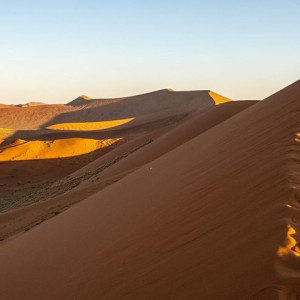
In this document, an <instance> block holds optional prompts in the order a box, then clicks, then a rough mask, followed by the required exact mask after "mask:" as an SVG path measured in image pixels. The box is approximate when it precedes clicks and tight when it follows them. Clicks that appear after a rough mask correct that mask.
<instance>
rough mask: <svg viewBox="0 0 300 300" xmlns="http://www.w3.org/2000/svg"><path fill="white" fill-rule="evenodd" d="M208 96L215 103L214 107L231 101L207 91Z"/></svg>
mask: <svg viewBox="0 0 300 300" xmlns="http://www.w3.org/2000/svg"><path fill="white" fill-rule="evenodd" d="M208 94H209V96H210V97H211V98H212V99H213V100H214V101H215V103H216V105H219V104H222V103H226V102H230V101H232V100H231V99H229V98H226V97H224V96H222V95H219V94H217V93H215V92H213V91H209V92H208Z"/></svg>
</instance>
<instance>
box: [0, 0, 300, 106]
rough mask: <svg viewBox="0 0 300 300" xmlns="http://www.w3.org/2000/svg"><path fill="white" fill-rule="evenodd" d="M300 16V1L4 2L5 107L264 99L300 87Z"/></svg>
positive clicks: (0, 96)
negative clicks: (156, 95) (161, 96)
mask: <svg viewBox="0 0 300 300" xmlns="http://www.w3.org/2000/svg"><path fill="white" fill-rule="evenodd" d="M299 16H300V1H299V0H286V1H283V0H282V1H279V0H264V1H261V0H260V1H258V0H247V1H242V0H226V1H225V0H212V1H207V0H206V1H201V0H198V1H196V0H181V1H177V0H172V1H171V0H160V1H158V0H152V1H143V0H139V1H137V0H135V1H134V0H123V1H121V0H110V1H107V0H106V1H102V0H99V1H93V0H85V1H83V0H59V1H58V0H52V1H39V0H28V1H22V0H10V1H7V0H5V1H3V0H0V38H1V46H0V54H1V55H0V67H1V72H0V103H4V104H12V103H13V104H17V103H25V102H29V101H42V102H47V103H66V102H69V101H71V100H72V99H74V98H76V97H77V96H79V95H81V94H86V95H88V96H90V97H94V98H96V97H98V98H106V97H120V96H129V95H134V94H140V93H144V92H149V91H154V90H159V89H163V88H172V89H174V90H201V89H210V90H214V91H215V92H218V93H221V94H223V95H224V96H227V97H230V98H232V99H263V98H265V97H267V96H268V95H270V94H272V93H274V92H276V91H277V90H279V89H281V88H283V87H285V86H286V85H288V84H290V83H292V82H294V81H296V80H298V79H299V78H300V76H299V75H300V18H299Z"/></svg>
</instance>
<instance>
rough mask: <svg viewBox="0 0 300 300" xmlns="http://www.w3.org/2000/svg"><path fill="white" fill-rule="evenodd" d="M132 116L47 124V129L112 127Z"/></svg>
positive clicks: (129, 119)
mask: <svg viewBox="0 0 300 300" xmlns="http://www.w3.org/2000/svg"><path fill="white" fill-rule="evenodd" d="M133 119H134V118H127V119H120V120H110V121H101V122H84V123H61V124H55V125H51V126H48V127H47V129H51V130H80V131H88V130H103V129H109V128H114V127H117V126H120V125H123V124H126V123H128V122H130V121H132V120H133Z"/></svg>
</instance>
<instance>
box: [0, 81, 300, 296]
mask: <svg viewBox="0 0 300 300" xmlns="http://www.w3.org/2000/svg"><path fill="white" fill-rule="evenodd" d="M299 97H300V81H298V82H296V83H295V84H293V85H292V86H290V87H288V88H286V89H284V90H282V91H280V92H279V93H277V94H274V95H273V96H271V97H270V98H268V99H266V100H264V101H262V102H261V103H258V104H255V105H253V106H251V107H250V108H248V109H246V110H244V111H242V112H241V113H239V114H236V115H235V116H233V117H232V118H230V119H228V120H226V121H224V122H222V123H221V124H219V125H217V126H215V127H213V128H211V129H210V130H207V131H205V132H204V133H203V134H200V135H198V136H196V137H195V138H193V139H192V140H190V141H188V142H186V143H184V144H183V145H181V146H179V147H177V148H176V149H175V150H173V151H169V152H168V153H166V154H165V155H163V156H161V157H159V158H158V159H156V160H154V161H151V162H150V163H149V164H147V165H145V166H144V167H142V168H140V169H139V170H137V171H136V172H133V173H131V174H130V175H128V176H127V177H125V178H124V179H122V180H120V181H118V182H116V183H115V184H113V185H111V186H110V187H108V188H106V189H104V190H102V191H101V192H99V193H96V194H95V195H93V196H91V197H89V198H87V199H86V200H84V201H82V202H81V203H79V204H78V205H76V206H74V207H72V208H70V209H69V210H67V211H66V212H64V213H62V214H60V215H58V216H57V217H55V218H53V219H51V220H49V221H48V222H45V223H43V224H41V225H39V226H38V227H36V228H34V229H33V230H31V231H29V232H27V233H25V234H24V235H22V236H20V237H19V238H17V239H15V240H13V241H11V242H10V243H7V244H6V245H4V246H3V247H1V248H0V263H1V268H0V279H1V286H0V296H1V298H3V299H12V300H13V299H104V300H105V299H207V300H211V299H264V300H266V299H267V300H271V299H278V300H279V299H294V298H295V299H296V298H297V295H299V289H300V273H299V268H300V262H299V257H298V256H297V255H294V254H293V250H292V249H290V251H288V252H287V254H286V255H283V256H280V255H279V254H278V249H280V247H285V246H287V247H290V246H289V245H286V239H287V236H290V235H291V234H292V235H293V238H294V239H295V240H298V232H299V229H300V228H299V224H298V222H297V220H299V209H298V207H299V200H298V199H299V198H297V197H295V185H293V186H291V185H290V184H289V176H288V173H289V164H297V163H298V161H299V160H297V159H296V160H294V159H293V160H291V159H289V158H288V156H287V154H288V153H289V152H290V146H291V143H292V142H293V141H294V138H295V134H296V132H299V126H298V124H297V120H298V119H299V109H300V103H299ZM293 151H294V152H296V153H297V154H298V152H297V151H298V148H297V147H296V148H293ZM295 155H296V154H294V156H295ZM296 158H297V156H296ZM289 160H290V161H289ZM294 180H297V178H294ZM287 205H288V206H287ZM288 225H290V226H291V227H292V228H293V230H294V231H295V232H296V233H293V232H294V231H290V232H289V231H288V230H289V227H288ZM291 245H293V243H292V244H291Z"/></svg>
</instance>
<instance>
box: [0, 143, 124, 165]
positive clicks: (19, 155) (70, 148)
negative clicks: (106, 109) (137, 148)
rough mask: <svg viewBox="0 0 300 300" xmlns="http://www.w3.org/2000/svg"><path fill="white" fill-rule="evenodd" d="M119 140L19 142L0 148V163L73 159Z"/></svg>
mask: <svg viewBox="0 0 300 300" xmlns="http://www.w3.org/2000/svg"><path fill="white" fill-rule="evenodd" d="M119 140H120V139H106V140H94V139H82V138H70V139H61V140H54V141H25V140H17V141H15V142H14V143H12V144H10V145H8V146H6V147H2V148H1V147H0V161H17V160H35V159H51V158H64V157H72V156H77V155H82V154H86V153H89V152H92V151H95V150H98V149H100V148H104V147H108V146H110V145H112V144H113V143H116V142H118V141H119Z"/></svg>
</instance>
